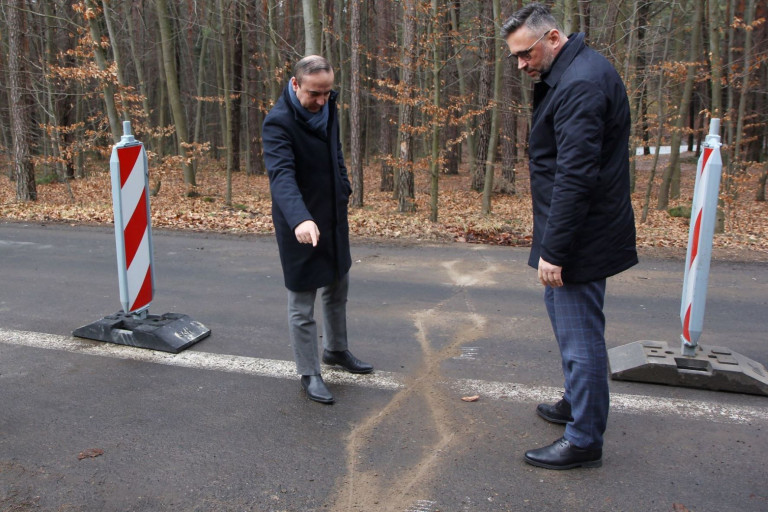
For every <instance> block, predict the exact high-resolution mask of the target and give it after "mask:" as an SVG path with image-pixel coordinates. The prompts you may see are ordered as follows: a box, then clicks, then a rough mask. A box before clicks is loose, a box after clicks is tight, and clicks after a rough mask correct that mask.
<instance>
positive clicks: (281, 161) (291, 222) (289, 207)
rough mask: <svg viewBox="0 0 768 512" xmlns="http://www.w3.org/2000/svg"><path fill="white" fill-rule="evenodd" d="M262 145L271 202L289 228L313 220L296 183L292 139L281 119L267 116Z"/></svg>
mask: <svg viewBox="0 0 768 512" xmlns="http://www.w3.org/2000/svg"><path fill="white" fill-rule="evenodd" d="M262 144H263V150H264V164H265V166H266V168H267V174H268V175H269V189H270V193H271V194H272V201H273V203H274V204H275V205H276V206H277V208H278V209H279V210H280V212H281V213H282V215H283V217H284V218H285V220H286V222H287V223H288V226H289V227H290V228H291V229H295V228H296V226H298V225H299V224H301V223H302V222H304V221H305V220H314V219H313V218H312V215H311V214H310V213H309V209H308V208H307V205H306V203H305V202H304V198H303V197H302V195H301V191H300V190H299V185H298V182H297V181H296V159H295V158H294V153H293V142H292V139H291V137H290V134H289V133H288V130H287V129H286V128H285V127H284V126H282V125H281V124H280V123H279V118H275V117H271V116H269V115H268V116H267V118H266V119H265V120H264V126H263V129H262Z"/></svg>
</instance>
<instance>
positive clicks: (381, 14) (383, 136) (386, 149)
mask: <svg viewBox="0 0 768 512" xmlns="http://www.w3.org/2000/svg"><path fill="white" fill-rule="evenodd" d="M376 12H377V14H378V15H377V17H376V35H377V38H378V40H379V41H386V40H387V38H389V37H390V35H391V33H392V25H393V23H392V2H391V1H390V0H376ZM390 59H391V51H390V49H389V45H383V46H382V48H381V49H380V50H379V53H378V58H377V59H376V77H377V78H378V79H379V81H388V80H392V81H394V78H393V77H392V66H391V64H390ZM386 88H387V87H386V85H384V86H382V87H381V90H383V91H386ZM378 111H379V140H378V150H379V158H380V165H381V170H380V175H381V184H380V185H379V190H381V191H382V192H393V191H394V188H395V179H394V169H393V167H392V164H391V163H390V157H391V156H393V152H394V150H393V146H392V132H393V130H392V123H391V120H390V116H391V114H392V107H391V106H390V103H389V102H388V101H382V102H380V103H379V106H378Z"/></svg>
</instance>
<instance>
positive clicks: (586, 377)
mask: <svg viewBox="0 0 768 512" xmlns="http://www.w3.org/2000/svg"><path fill="white" fill-rule="evenodd" d="M502 35H503V37H504V39H505V40H506V42H507V46H508V47H509V51H510V52H511V55H510V57H513V58H514V59H515V60H516V61H517V66H518V69H520V70H522V71H525V72H526V73H527V74H528V75H529V76H530V77H531V78H533V79H534V81H535V84H534V95H533V121H532V125H531V133H530V141H529V157H530V162H529V168H530V175H531V196H532V200H533V217H534V225H533V247H532V249H531V254H530V259H529V260H528V264H529V265H530V266H532V267H533V268H535V269H537V270H538V278H539V281H540V282H541V284H542V285H544V287H545V292H544V299H545V304H546V308H547V313H548V315H549V318H550V321H551V323H552V328H553V330H554V333H555V337H556V338H557V342H558V345H559V348H560V354H561V359H562V367H563V374H564V377H565V393H564V395H563V399H562V400H560V401H559V402H557V403H556V404H554V405H551V404H539V406H538V407H537V412H538V414H539V415H540V416H542V417H543V418H544V419H546V420H548V421H551V422H554V423H560V424H565V425H566V427H565V433H564V435H563V437H562V438H560V439H558V440H557V441H555V442H554V443H553V444H552V445H549V446H547V447H544V448H539V449H536V450H530V451H528V452H526V454H525V460H526V462H528V463H529V464H532V465H534V466H539V467H544V468H548V469H570V468H574V467H579V466H586V467H598V466H600V465H601V464H602V446H603V433H604V432H605V427H606V423H607V419H608V405H609V393H608V366H607V363H608V361H607V359H608V356H607V351H606V346H605V338H604V333H605V317H604V315H603V302H604V299H605V283H606V278H607V277H609V276H612V275H614V274H617V273H619V272H622V271H624V270H626V269H628V268H629V267H631V266H632V265H634V264H636V263H637V252H636V250H635V220H634V213H633V210H632V203H631V201H630V193H629V150H628V148H629V130H630V114H629V103H628V101H627V94H626V90H625V87H624V84H623V83H622V81H621V78H620V77H619V75H618V73H616V70H615V69H614V68H613V66H612V65H611V64H610V62H608V61H607V60H606V59H605V58H604V57H603V56H602V55H600V54H599V53H597V52H595V51H594V50H592V49H590V48H588V47H587V46H586V44H585V43H584V34H572V35H570V36H568V37H566V36H565V35H564V34H563V33H562V32H561V30H560V29H559V28H558V25H557V22H556V21H555V19H554V18H553V17H552V15H551V13H550V11H549V9H548V8H547V7H545V6H543V5H541V4H538V3H532V4H529V5H528V6H526V7H524V8H522V9H520V10H519V11H517V12H516V13H515V14H514V15H512V16H511V17H510V18H509V19H508V20H507V21H506V22H505V23H504V26H503V28H502Z"/></svg>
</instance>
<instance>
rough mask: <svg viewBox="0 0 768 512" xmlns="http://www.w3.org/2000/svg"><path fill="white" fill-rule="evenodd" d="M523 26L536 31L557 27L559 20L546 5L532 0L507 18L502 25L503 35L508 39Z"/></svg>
mask: <svg viewBox="0 0 768 512" xmlns="http://www.w3.org/2000/svg"><path fill="white" fill-rule="evenodd" d="M522 26H526V27H528V28H529V29H531V30H532V31H534V32H539V31H540V30H541V29H553V28H558V27H557V20H556V19H555V17H554V16H552V13H551V12H550V10H549V7H547V6H546V5H543V4H540V3H538V2H532V3H530V4H528V5H526V6H525V7H523V8H522V9H520V10H518V11H517V12H515V13H514V14H513V15H512V16H510V17H509V18H507V21H505V22H504V24H503V25H502V26H501V36H502V37H503V38H504V39H506V38H507V37H508V36H509V35H510V34H512V33H513V32H516V31H517V29H519V28H520V27H522Z"/></svg>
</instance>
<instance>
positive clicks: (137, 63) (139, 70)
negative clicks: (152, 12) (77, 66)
mask: <svg viewBox="0 0 768 512" xmlns="http://www.w3.org/2000/svg"><path fill="white" fill-rule="evenodd" d="M132 5H133V2H123V17H124V18H125V19H126V21H127V22H128V33H129V34H136V27H135V26H134V22H133V12H132V9H133V7H132ZM128 42H129V44H130V47H131V58H132V59H133V65H134V67H135V68H136V81H137V82H138V84H139V92H140V93H141V106H142V109H143V110H144V116H145V117H146V119H147V123H150V122H151V119H152V109H151V108H150V106H149V91H148V90H147V83H146V79H145V78H144V64H143V62H142V60H141V58H140V57H139V53H138V51H137V49H136V38H135V37H129V38H128ZM155 144H156V143H155Z"/></svg>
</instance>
